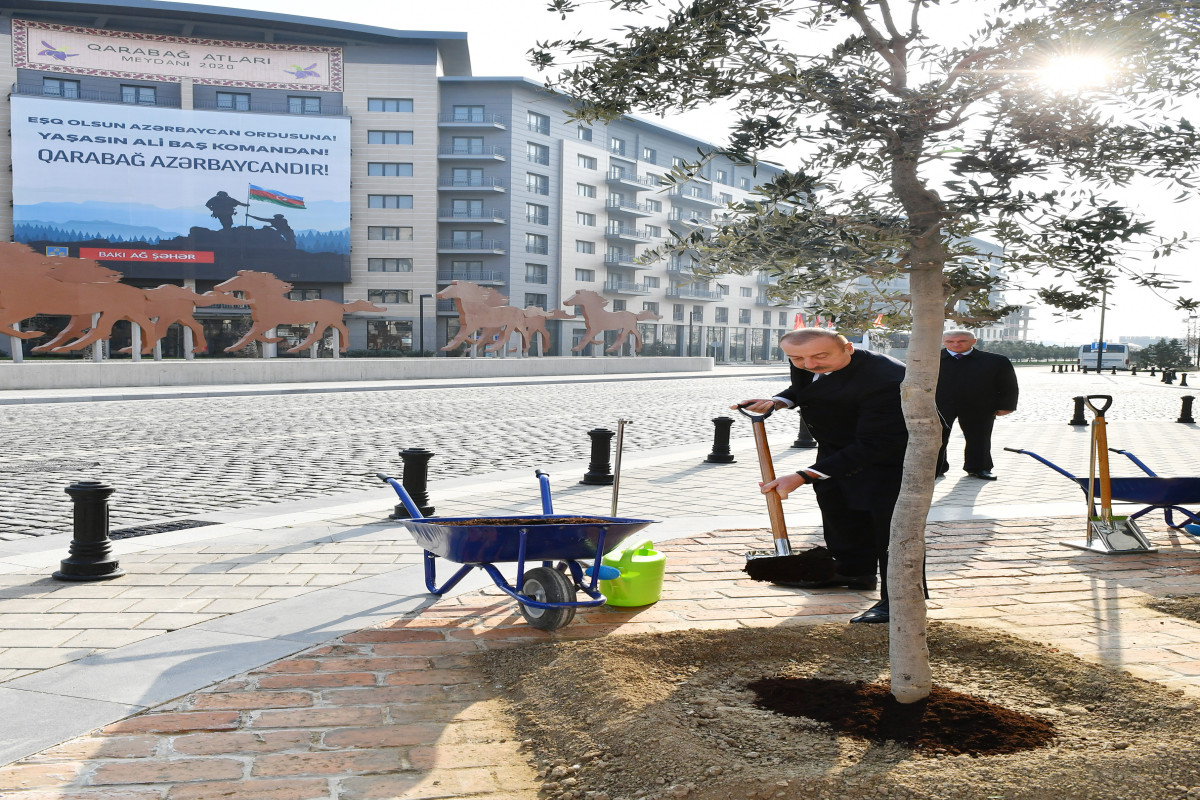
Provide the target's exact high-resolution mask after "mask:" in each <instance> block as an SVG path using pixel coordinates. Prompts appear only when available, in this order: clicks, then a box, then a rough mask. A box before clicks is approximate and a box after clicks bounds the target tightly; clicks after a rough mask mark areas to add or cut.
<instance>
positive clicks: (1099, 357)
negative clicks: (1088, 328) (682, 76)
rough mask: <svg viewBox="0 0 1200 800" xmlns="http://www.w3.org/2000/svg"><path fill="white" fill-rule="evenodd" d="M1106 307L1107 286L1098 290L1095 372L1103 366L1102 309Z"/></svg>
mask: <svg viewBox="0 0 1200 800" xmlns="http://www.w3.org/2000/svg"><path fill="white" fill-rule="evenodd" d="M1107 307H1108V287H1107V286H1104V287H1102V288H1101V290H1100V340H1099V341H1098V342H1096V374H1097V375H1099V374H1100V369H1101V368H1102V367H1103V366H1104V311H1105V309H1106V308H1107Z"/></svg>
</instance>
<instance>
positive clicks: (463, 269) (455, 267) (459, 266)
mask: <svg viewBox="0 0 1200 800" xmlns="http://www.w3.org/2000/svg"><path fill="white" fill-rule="evenodd" d="M482 270H483V262H482V261H451V262H450V277H451V278H457V277H458V276H460V275H469V274H471V273H475V274H476V275H478V274H479V273H480V272H481V271H482Z"/></svg>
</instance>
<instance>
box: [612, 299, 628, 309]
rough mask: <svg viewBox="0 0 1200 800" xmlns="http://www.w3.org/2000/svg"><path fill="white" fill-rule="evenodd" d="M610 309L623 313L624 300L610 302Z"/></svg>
mask: <svg viewBox="0 0 1200 800" xmlns="http://www.w3.org/2000/svg"><path fill="white" fill-rule="evenodd" d="M612 309H613V311H624V310H625V301H624V300H613V301H612Z"/></svg>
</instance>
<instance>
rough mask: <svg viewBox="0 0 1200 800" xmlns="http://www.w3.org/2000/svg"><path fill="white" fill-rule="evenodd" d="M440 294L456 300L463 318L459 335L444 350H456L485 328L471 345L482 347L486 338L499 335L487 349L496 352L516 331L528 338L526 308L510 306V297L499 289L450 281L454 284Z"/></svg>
mask: <svg viewBox="0 0 1200 800" xmlns="http://www.w3.org/2000/svg"><path fill="white" fill-rule="evenodd" d="M437 296H438V297H439V298H440V299H442V300H454V305H455V307H456V308H457V309H458V318H459V321H460V325H459V329H458V334H457V335H455V337H454V338H453V339H451V340H450V341H449V342H447V343H446V346H445V347H443V348H442V350H453V349H454V348H456V347H458V346H459V345H460V344H462V343H463V342H465V341H467V340H468V339H470V338H471V334H473V333H475V332H476V331H478V330H480V329H483V333H481V334H480V336H479V337H477V338H475V339H474V340H472V344H471V346H472V347H478V346H479V344H480V343H481V342H482V341H485V336H486V338H487V339H491V338H493V337H498V338H496V340H495V341H493V342H491V343H490V344H488V345H487V346H486V348H485V350H488V351H491V352H493V353H494V352H496V351H497V350H499V349H501V348H502V347H504V346H505V343H507V341H508V337H509V336H511V335H512V334H513V333H520V334H521V337H522V338H525V312H524V310H522V309H520V308H517V307H516V306H510V305H507V303H508V298H507V297H505V296H504V295H502V294H500V293H499V292H493V291H492V290H491V289H484V288H483V287H481V286H479V285H478V284H475V283H471V282H470V281H450V285H449V286H447V287H446V288H445V289H442V290H441V291H440V292H438V293H437ZM526 348H527V349H528V343H526Z"/></svg>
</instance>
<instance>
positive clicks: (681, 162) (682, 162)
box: [671, 156, 687, 169]
mask: <svg viewBox="0 0 1200 800" xmlns="http://www.w3.org/2000/svg"><path fill="white" fill-rule="evenodd" d="M686 165H687V160H686V159H684V157H683V156H671V166H672V167H675V168H677V169H678V168H681V167H684V166H686Z"/></svg>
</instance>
